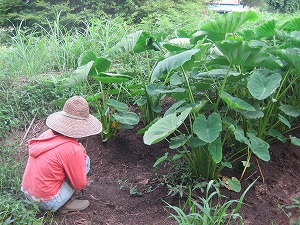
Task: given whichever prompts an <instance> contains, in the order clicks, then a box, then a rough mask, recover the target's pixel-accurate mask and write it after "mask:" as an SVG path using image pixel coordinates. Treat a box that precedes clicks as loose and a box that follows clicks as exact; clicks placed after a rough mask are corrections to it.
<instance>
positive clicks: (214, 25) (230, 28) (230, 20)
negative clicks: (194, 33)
mask: <svg viewBox="0 0 300 225" xmlns="http://www.w3.org/2000/svg"><path fill="white" fill-rule="evenodd" d="M257 18H258V16H257V14H256V13H255V12H253V11H245V12H232V13H226V14H222V15H220V16H218V17H217V18H216V19H214V20H211V21H208V22H207V23H206V24H204V25H203V26H202V27H201V28H200V29H201V30H203V31H207V32H212V33H223V34H224V33H233V32H235V31H237V29H238V28H239V27H240V26H242V25H243V24H244V23H245V22H247V21H253V20H256V19H257Z"/></svg>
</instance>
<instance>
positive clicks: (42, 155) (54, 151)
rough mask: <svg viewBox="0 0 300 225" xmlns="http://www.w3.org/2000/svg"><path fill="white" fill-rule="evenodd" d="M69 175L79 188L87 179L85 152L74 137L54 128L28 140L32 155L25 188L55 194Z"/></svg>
mask: <svg viewBox="0 0 300 225" xmlns="http://www.w3.org/2000/svg"><path fill="white" fill-rule="evenodd" d="M66 178H69V180H70V183H71V185H72V186H73V188H74V189H76V190H81V189H82V188H84V187H85V186H86V184H87V181H86V153H85V149H84V148H83V147H82V145H81V144H79V143H78V142H77V140H76V139H74V138H69V137H65V136H63V135H57V134H54V133H53V131H52V130H51V129H49V130H47V131H45V132H44V133H43V134H41V135H40V136H39V137H38V138H36V139H32V140H30V141H29V158H28V162H27V165H26V168H25V172H24V175H23V179H22V189H23V190H24V191H25V192H28V193H29V194H31V195H33V196H35V197H37V198H42V199H51V198H53V197H55V196H56V195H57V194H58V192H59V190H60V187H61V185H62V183H63V182H64V181H65V179H66Z"/></svg>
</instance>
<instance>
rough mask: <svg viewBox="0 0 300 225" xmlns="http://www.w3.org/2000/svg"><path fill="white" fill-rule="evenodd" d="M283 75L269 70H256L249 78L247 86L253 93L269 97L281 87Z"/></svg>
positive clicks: (261, 97)
mask: <svg viewBox="0 0 300 225" xmlns="http://www.w3.org/2000/svg"><path fill="white" fill-rule="evenodd" d="M280 81H281V75H280V74H279V73H273V72H272V71H269V70H256V71H255V72H254V73H253V74H252V75H251V76H250V78H249V81H248V84H247V88H248V90H249V91H250V93H251V95H252V96H253V97H254V98H256V99H258V100H263V99H266V98H267V97H269V96H270V95H271V94H273V93H274V92H275V90H276V89H277V88H278V87H279V85H280Z"/></svg>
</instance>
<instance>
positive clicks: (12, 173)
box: [0, 142, 43, 225]
mask: <svg viewBox="0 0 300 225" xmlns="http://www.w3.org/2000/svg"><path fill="white" fill-rule="evenodd" d="M17 147H18V146H17ZM17 147H16V146H14V145H13V144H12V143H10V145H9V146H5V145H4V143H3V142H2V146H1V151H0V164H1V167H0V224H24V225H25V224H43V218H37V213H38V209H37V207H36V206H35V205H33V204H32V203H30V202H28V201H26V200H25V199H24V198H22V197H21V195H22V194H21V191H20V183H21V176H22V168H23V160H22V159H21V160H20V159H18V161H17V158H18V157H17V154H15V153H14V149H16V148H17ZM13 156H14V157H13Z"/></svg>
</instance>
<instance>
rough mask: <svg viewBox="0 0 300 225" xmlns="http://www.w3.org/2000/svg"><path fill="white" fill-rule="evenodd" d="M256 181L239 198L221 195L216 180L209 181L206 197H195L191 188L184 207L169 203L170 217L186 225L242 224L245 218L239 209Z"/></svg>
mask: <svg viewBox="0 0 300 225" xmlns="http://www.w3.org/2000/svg"><path fill="white" fill-rule="evenodd" d="M254 183H255V181H254V182H253V183H251V184H250V185H249V186H248V188H247V189H246V190H245V191H244V192H243V194H242V195H241V197H240V199H238V200H228V199H227V198H226V197H225V196H223V195H221V193H220V190H219V187H218V184H215V181H210V182H208V183H207V186H206V191H205V196H204V197H197V198H195V199H194V198H193V195H192V192H193V191H194V190H192V188H189V194H188V198H187V200H186V202H185V204H184V205H183V206H182V207H177V206H172V205H170V204H168V203H167V205H168V208H169V214H170V217H172V218H174V219H175V220H176V221H177V222H178V224H184V225H193V224H207V225H212V224H236V223H239V224H242V223H243V218H242V216H241V215H240V214H239V213H238V211H239V210H240V208H241V205H242V202H243V199H244V197H245V195H246V193H247V192H248V190H249V189H250V188H251V187H252V186H253V184H254ZM201 188H202V187H201Z"/></svg>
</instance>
